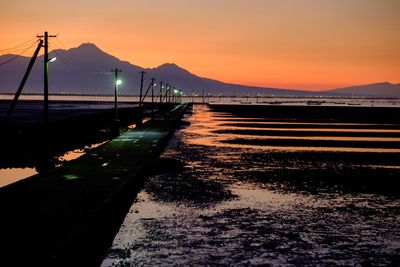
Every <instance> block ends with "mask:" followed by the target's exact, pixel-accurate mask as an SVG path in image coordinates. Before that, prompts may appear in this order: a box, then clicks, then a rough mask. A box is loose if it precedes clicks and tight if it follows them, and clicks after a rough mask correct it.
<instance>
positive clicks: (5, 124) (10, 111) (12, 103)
mask: <svg viewBox="0 0 400 267" xmlns="http://www.w3.org/2000/svg"><path fill="white" fill-rule="evenodd" d="M42 45H43V40H40V41H39V44H38V46H37V48H36V50H35V53H33V56H32V58H31V61H30V62H29V65H28V68H27V69H26V72H25V75H24V77H23V78H22V81H21V83H20V85H19V87H18V89H17V92H16V93H15V96H14V99H13V101H12V102H11V104H10V107H9V109H8V111H7V114H6V117H5V118H4V121H3V127H4V128H5V127H7V125H8V122H9V120H10V118H11V115H12V113H13V111H14V108H15V105H16V104H17V101H18V98H19V96H20V95H21V92H22V89H23V88H24V85H25V83H26V80H27V79H28V77H29V74H30V73H31V70H32V67H33V64H34V63H35V61H36V58H37V56H38V54H39V51H40V48H42Z"/></svg>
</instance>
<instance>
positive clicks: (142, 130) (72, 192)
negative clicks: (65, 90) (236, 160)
mask: <svg viewBox="0 0 400 267" xmlns="http://www.w3.org/2000/svg"><path fill="white" fill-rule="evenodd" d="M186 108H187V105H177V106H176V107H175V108H174V109H173V110H170V111H169V112H166V113H164V114H163V116H161V117H159V118H157V119H153V120H150V121H148V122H146V123H145V124H143V125H142V126H141V127H138V128H136V129H134V130H131V131H128V132H125V133H124V134H122V135H121V136H119V137H118V138H116V139H114V140H112V141H110V142H108V143H106V144H104V145H102V146H100V147H98V148H96V149H94V150H91V151H90V152H88V153H87V154H86V155H84V156H82V157H80V158H78V159H76V160H74V161H71V162H68V163H67V164H65V165H64V166H62V167H60V168H56V169H54V170H51V171H49V172H46V173H44V174H38V175H36V176H33V177H30V178H27V179H25V180H22V181H20V182H17V183H15V184H12V185H9V186H6V187H4V188H1V189H0V212H1V213H0V214H1V220H0V244H1V247H0V265H1V266H97V265H99V264H100V263H101V257H102V253H103V252H104V249H106V248H107V247H108V246H109V245H110V244H111V242H112V240H113V237H114V235H115V233H116V232H117V231H118V229H119V226H120V224H121V222H122V221H123V219H124V217H125V215H126V212H127V211H128V209H129V207H130V205H131V203H132V200H133V199H134V198H135V196H136V194H137V192H138V191H139V190H140V188H141V186H142V184H143V181H144V178H145V176H146V175H145V173H146V169H147V168H148V166H149V165H151V164H152V162H153V161H156V160H157V158H158V156H159V155H160V153H161V152H162V150H163V149H164V147H165V144H166V143H167V141H168V137H169V135H170V134H171V133H172V132H173V130H174V129H175V127H176V125H177V123H178V122H179V120H180V118H181V117H182V115H183V113H184V111H185V109H186Z"/></svg>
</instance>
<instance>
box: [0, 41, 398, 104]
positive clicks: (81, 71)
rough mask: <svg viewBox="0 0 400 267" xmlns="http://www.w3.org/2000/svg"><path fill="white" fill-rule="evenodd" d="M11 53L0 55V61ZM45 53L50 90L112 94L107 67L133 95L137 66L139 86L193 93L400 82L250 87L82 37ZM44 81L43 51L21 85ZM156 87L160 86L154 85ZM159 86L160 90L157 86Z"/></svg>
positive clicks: (360, 90)
mask: <svg viewBox="0 0 400 267" xmlns="http://www.w3.org/2000/svg"><path fill="white" fill-rule="evenodd" d="M13 56H14V55H10V54H7V55H2V56H0V62H4V61H6V60H8V59H10V58H11V57H13ZM49 57H57V60H56V61H55V62H54V63H50V65H49V87H50V93H65V94H95V95H111V94H113V92H114V76H113V74H112V73H111V69H112V68H116V67H117V68H118V69H121V70H122V73H121V74H120V75H121V79H122V80H123V84H122V85H121V86H120V92H119V93H120V94H123V95H138V94H139V86H140V75H139V71H140V70H144V71H146V76H145V77H146V81H145V84H144V87H145V88H147V86H148V85H149V83H150V79H151V78H153V77H154V78H155V79H156V81H158V82H159V81H163V82H164V84H165V83H168V84H170V85H173V86H176V87H177V88H180V89H182V90H183V92H184V93H185V94H186V95H191V94H192V93H196V94H200V95H201V94H202V93H203V92H204V93H205V94H219V93H221V94H222V95H245V94H251V95H255V94H257V93H260V94H264V95H277V96H316V95H325V96H337V95H363V96H375V97H379V96H391V97H400V85H399V84H389V83H379V84H371V85H365V86H354V87H348V88H339V89H334V90H326V91H319V92H311V91H301V90H288V89H278V88H265V87H254V86H245V85H237V84H228V83H224V82H220V81H217V80H213V79H208V78H203V77H199V76H197V75H195V74H193V73H191V72H189V71H187V70H185V69H183V68H181V67H179V66H177V65H176V64H173V63H166V64H162V65H160V66H158V67H155V68H142V67H140V66H137V65H134V64H131V63H129V62H127V61H121V60H120V59H118V58H116V57H114V56H112V55H110V54H108V53H106V52H104V51H102V50H101V49H99V48H98V47H97V46H96V45H95V44H92V43H83V44H81V45H80V46H78V47H75V48H71V49H68V50H64V49H57V50H53V51H51V52H50V53H49ZM29 60H30V57H18V58H16V59H15V60H13V61H12V62H10V63H8V64H5V65H1V66H0V93H14V92H15V90H16V89H17V87H18V85H19V83H20V81H21V79H22V76H23V74H24V73H25V70H26V68H27V66H28V63H29ZM42 87H43V56H40V57H38V58H37V60H36V63H35V65H34V68H33V69H32V72H31V75H30V77H29V79H28V81H27V84H26V85H25V88H24V92H27V93H40V92H42ZM156 90H159V88H158V87H157V88H156ZM158 92H159V91H158Z"/></svg>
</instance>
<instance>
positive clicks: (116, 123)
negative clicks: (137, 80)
mask: <svg viewBox="0 0 400 267" xmlns="http://www.w3.org/2000/svg"><path fill="white" fill-rule="evenodd" d="M111 71H112V72H114V75H115V76H114V84H115V86H114V112H115V117H114V123H113V126H112V132H113V135H119V120H118V85H120V84H122V81H121V80H120V79H118V73H119V72H122V70H120V69H118V68H115V69H112V70H111Z"/></svg>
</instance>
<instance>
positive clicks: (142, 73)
mask: <svg viewBox="0 0 400 267" xmlns="http://www.w3.org/2000/svg"><path fill="white" fill-rule="evenodd" d="M139 73H140V74H141V78H140V95H139V108H141V107H142V94H143V81H144V75H145V74H146V72H145V71H143V70H141V71H139Z"/></svg>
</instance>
